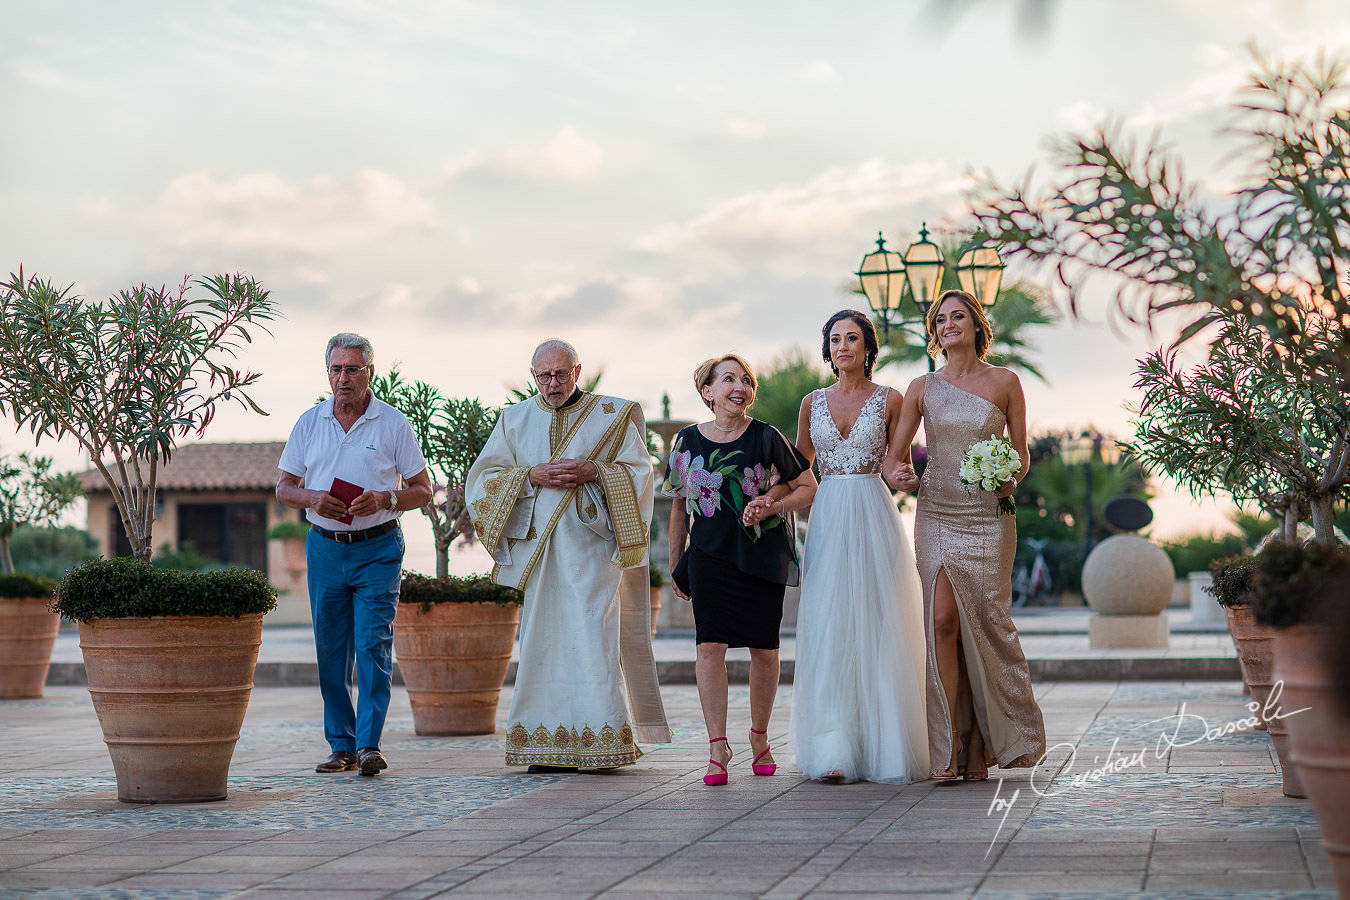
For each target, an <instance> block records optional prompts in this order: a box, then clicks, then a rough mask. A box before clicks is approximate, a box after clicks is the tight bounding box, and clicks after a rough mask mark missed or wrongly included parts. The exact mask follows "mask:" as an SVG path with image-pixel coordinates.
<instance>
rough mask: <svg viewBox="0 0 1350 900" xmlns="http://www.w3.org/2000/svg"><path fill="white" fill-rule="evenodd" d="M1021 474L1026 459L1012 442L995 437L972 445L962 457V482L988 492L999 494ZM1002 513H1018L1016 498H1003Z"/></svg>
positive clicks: (999, 503)
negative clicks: (1004, 486) (999, 491)
mask: <svg viewBox="0 0 1350 900" xmlns="http://www.w3.org/2000/svg"><path fill="white" fill-rule="evenodd" d="M1020 471H1022V457H1020V456H1018V455H1017V451H1016V450H1015V449H1014V448H1013V445H1012V441H1010V440H1008V439H1007V438H1005V437H995V436H994V435H992V434H991V435H989V440H987V441H980V442H979V443H976V444H972V445H971V447H970V449H969V450H967V451H966V455H965V456H964V457H962V458H961V483H962V484H967V485H971V486H972V487H975V486H978V487H982V488H984V489H985V490H986V491H997V490H998V489H999V488H1001V487H1003V485H1005V484H1007V483H1008V482H1009V481H1012V479H1013V476H1014V475H1016V474H1017V473H1018V472H1020ZM998 514H999V515H1000V516H1011V515H1016V514H1017V504H1016V503H1013V499H1012V497H1003V498H1000V499H999V501H998Z"/></svg>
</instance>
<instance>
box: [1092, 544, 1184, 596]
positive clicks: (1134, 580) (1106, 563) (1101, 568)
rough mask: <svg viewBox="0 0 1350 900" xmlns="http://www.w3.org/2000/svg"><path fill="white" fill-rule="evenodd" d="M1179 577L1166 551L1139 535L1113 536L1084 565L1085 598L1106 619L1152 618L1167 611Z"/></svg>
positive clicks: (1095, 550)
mask: <svg viewBox="0 0 1350 900" xmlns="http://www.w3.org/2000/svg"><path fill="white" fill-rule="evenodd" d="M1175 579H1176V575H1175V573H1174V572H1173V571H1172V561H1171V560H1170V559H1168V558H1167V554H1166V553H1164V552H1163V549H1162V548H1161V547H1159V546H1158V545H1157V544H1155V543H1153V542H1152V541H1149V540H1147V539H1146V538H1142V537H1139V536H1138V535H1135V534H1117V535H1112V536H1111V537H1109V538H1107V539H1106V540H1104V541H1102V542H1101V543H1100V544H1098V545H1097V546H1096V547H1094V548H1093V550H1092V552H1091V553H1089V554H1088V558H1087V561H1086V562H1084V563H1083V597H1084V598H1085V599H1086V600H1087V603H1088V606H1090V607H1092V609H1093V611H1095V612H1099V613H1101V614H1102V615H1104V616H1150V615H1157V614H1158V613H1160V612H1162V611H1163V610H1164V609H1166V608H1167V604H1168V603H1170V602H1171V600H1172V583H1173V581H1175Z"/></svg>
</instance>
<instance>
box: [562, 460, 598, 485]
mask: <svg viewBox="0 0 1350 900" xmlns="http://www.w3.org/2000/svg"><path fill="white" fill-rule="evenodd" d="M553 472H554V474H555V476H556V477H557V479H558V480H559V481H560V482H562V483H561V484H559V485H555V487H575V486H577V485H579V484H585V483H586V482H588V481H595V478H596V466H595V463H593V462H591V461H590V460H589V459H560V460H558V461H557V462H555V463H554V464H553Z"/></svg>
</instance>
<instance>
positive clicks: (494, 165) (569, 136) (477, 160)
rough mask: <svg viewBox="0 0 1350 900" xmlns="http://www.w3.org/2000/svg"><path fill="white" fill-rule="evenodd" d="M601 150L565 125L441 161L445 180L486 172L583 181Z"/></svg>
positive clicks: (601, 157) (602, 158)
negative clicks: (492, 150)
mask: <svg viewBox="0 0 1350 900" xmlns="http://www.w3.org/2000/svg"><path fill="white" fill-rule="evenodd" d="M604 161H605V151H604V148H603V147H601V146H600V145H599V144H598V143H596V142H595V141H593V140H591V139H590V138H587V137H585V136H584V135H582V134H581V132H579V131H578V130H577V129H576V128H575V127H573V126H571V125H567V126H565V127H563V128H562V129H560V130H559V131H558V132H557V133H556V134H554V135H552V136H550V137H548V138H545V139H544V140H542V141H534V142H521V143H515V144H511V145H509V146H508V147H506V149H505V150H502V151H500V152H495V153H489V152H485V151H481V150H475V151H472V152H470V153H468V154H465V155H464V156H462V157H460V158H459V159H453V160H451V161H449V162H447V163H446V164H445V169H444V174H445V177H446V178H447V179H448V180H454V179H456V178H462V177H464V176H465V175H469V174H473V173H477V172H487V173H491V174H496V175H505V176H507V177H511V178H523V179H527V180H532V181H554V182H575V181H585V180H586V179H588V178H590V177H592V176H594V175H595V174H596V173H597V172H599V171H600V168H601V166H602V165H603V164H604Z"/></svg>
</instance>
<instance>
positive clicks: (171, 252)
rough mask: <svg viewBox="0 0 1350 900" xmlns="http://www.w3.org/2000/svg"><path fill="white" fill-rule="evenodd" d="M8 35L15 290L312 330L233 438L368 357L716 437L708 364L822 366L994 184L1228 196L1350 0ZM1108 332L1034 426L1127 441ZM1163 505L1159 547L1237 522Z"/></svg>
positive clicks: (1126, 376) (43, 22) (297, 10)
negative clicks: (336, 356) (183, 289)
mask: <svg viewBox="0 0 1350 900" xmlns="http://www.w3.org/2000/svg"><path fill="white" fill-rule="evenodd" d="M0 8H3V12H4V21H5V23H6V32H7V40H6V52H5V54H4V55H3V59H0V112H2V113H3V121H4V123H5V126H4V130H5V134H6V136H5V139H4V140H3V141H0V210H3V215H0V256H2V257H3V260H0V264H3V265H7V266H8V267H9V269H10V270H12V269H15V268H17V267H18V266H19V265H20V264H22V265H23V266H24V269H25V271H26V272H31V273H38V274H40V275H42V276H43V277H47V278H51V279H53V280H55V281H57V282H59V283H63V284H65V283H71V284H74V285H75V286H76V290H77V291H78V292H80V293H84V294H85V295H87V296H94V297H98V296H104V295H107V294H108V293H110V292H112V291H114V290H116V289H117V288H119V287H124V286H128V285H130V284H133V283H139V282H141V281H148V282H151V283H162V282H167V283H177V282H179V281H181V279H182V277H183V276H184V275H185V274H188V273H214V272H222V271H229V272H233V271H243V272H246V273H249V274H251V275H253V276H255V277H257V278H258V279H260V280H261V281H262V282H263V283H264V284H265V285H266V286H267V287H268V288H270V289H271V291H272V296H273V297H274V299H276V300H277V301H278V303H279V305H280V308H281V310H282V312H283V314H284V316H285V318H284V320H283V321H280V322H278V323H277V325H276V327H275V328H274V329H273V331H274V337H272V338H266V337H264V338H263V339H262V340H260V341H259V342H258V343H257V344H256V346H255V347H253V348H252V350H251V351H250V353H249V355H248V357H247V359H246V362H247V364H248V365H249V366H250V367H252V368H255V369H260V370H261V371H263V372H264V373H265V377H264V379H263V381H262V383H261V385H260V387H259V389H258V391H257V392H256V395H255V396H256V399H258V400H259V402H260V403H261V404H262V406H263V407H264V408H265V409H267V410H268V411H269V412H271V413H272V415H271V416H270V417H268V418H260V417H257V416H251V415H246V414H244V413H242V412H236V411H230V412H227V413H224V414H222V416H221V418H220V419H219V420H218V421H217V423H216V424H215V425H214V426H213V428H212V430H211V431H210V432H209V433H208V437H209V438H210V439H213V440H249V439H253V440H263V439H280V438H284V437H285V436H286V434H287V433H288V431H289V428H290V425H291V423H292V422H293V421H294V418H295V416H296V415H298V414H299V412H301V411H302V410H303V409H304V408H305V407H306V406H307V405H308V404H309V403H310V402H311V401H312V399H313V398H314V397H315V396H316V394H318V393H319V392H320V391H322V390H324V389H326V382H325V379H324V373H323V368H322V365H323V361H322V347H323V343H324V341H325V340H326V339H327V337H328V336H329V335H331V334H332V333H333V332H335V331H339V330H351V331H358V332H361V333H363V334H365V335H367V336H368V337H369V338H371V340H372V341H373V342H374V344H375V347H376V362H377V364H388V363H391V362H394V361H399V362H401V363H402V367H403V370H404V372H405V374H407V375H409V376H411V377H414V378H420V379H423V380H426V381H430V382H432V383H434V384H436V385H438V386H439V387H441V388H442V389H443V390H445V391H446V392H448V393H450V394H452V395H458V396H480V397H482V398H483V399H485V400H489V401H492V402H500V401H501V400H502V399H503V397H504V393H505V387H506V386H507V385H508V384H516V383H520V382H522V381H523V380H524V379H525V377H526V376H527V365H528V356H529V352H530V349H531V348H532V347H533V346H534V344H535V343H536V342H537V341H539V340H540V339H542V338H545V337H549V336H553V335H560V336H564V337H567V338H569V339H571V340H572V341H573V342H574V343H576V344H577V346H578V347H579V348H580V350H581V352H582V355H583V363H584V365H585V366H587V367H588V368H591V369H592V370H593V369H594V368H596V367H601V368H603V369H604V373H605V376H604V381H603V387H604V388H605V389H606V390H608V391H609V392H612V393H617V394H622V395H627V396H631V397H634V398H636V399H638V400H641V401H642V402H643V403H644V404H645V405H646V406H647V409H648V411H649V414H652V415H656V414H657V413H658V412H659V401H660V397H661V395H662V394H663V393H665V392H669V393H670V395H671V398H672V407H673V412H674V414H675V416H677V417H693V416H696V415H698V413H699V412H700V411H701V410H702V407H701V406H700V405H699V404H698V401H697V398H696V396H695V394H694V392H693V389H692V387H691V386H690V385H689V373H690V371H691V370H692V369H693V367H694V365H695V364H696V363H697V362H698V361H699V360H700V359H702V358H704V357H706V356H709V355H712V354H714V353H720V352H723V351H725V350H728V349H731V350H735V351H738V352H740V353H742V354H743V355H745V356H747V357H749V358H750V359H751V360H752V361H753V362H756V363H761V364H762V363H767V362H769V361H771V360H772V359H774V358H775V357H776V356H778V355H779V354H781V353H782V352H784V351H785V350H786V349H788V348H790V347H792V346H794V345H797V346H803V347H811V346H812V345H813V344H814V342H815V341H816V340H818V333H819V331H818V329H819V327H820V323H821V322H822V321H823V320H824V319H825V318H826V317H827V316H828V315H829V314H830V313H831V312H833V311H834V310H836V309H838V308H840V307H841V306H843V305H854V304H855V303H856V302H857V300H858V299H860V298H856V299H855V298H853V297H850V295H849V294H848V289H849V288H850V286H851V281H852V276H851V273H852V272H853V271H854V270H856V268H857V266H858V262H859V260H860V258H861V257H862V255H863V253H865V252H867V251H868V250H869V249H870V248H871V247H872V245H873V241H874V237H875V235H876V233H877V231H878V230H881V231H884V233H885V235H886V237H887V238H888V240H889V241H890V243H892V244H893V245H900V246H902V247H903V246H904V245H905V244H907V243H908V242H909V241H911V240H913V239H914V236H915V233H916V232H917V230H918V228H919V225H920V223H921V222H923V221H927V222H928V223H929V224H930V226H931V227H933V228H934V230H941V229H950V228H955V227H959V226H961V225H963V224H964V223H965V222H966V221H967V220H968V219H967V210H968V204H967V200H966V191H967V189H968V187H969V184H970V177H971V173H972V172H974V171H977V170H980V171H983V170H987V171H989V172H992V173H993V175H994V177H995V178H997V179H998V180H999V181H1000V182H1001V183H1009V182H1011V181H1013V180H1015V179H1019V178H1021V177H1023V176H1024V175H1025V174H1026V173H1027V172H1028V170H1030V169H1031V168H1032V167H1033V166H1036V165H1039V166H1040V167H1041V170H1042V171H1043V170H1044V169H1045V160H1046V147H1047V143H1048V140H1049V139H1050V138H1052V137H1054V136H1056V135H1061V134H1063V133H1065V132H1066V131H1069V130H1072V129H1086V128H1090V127H1092V126H1093V125H1096V124H1100V123H1103V122H1106V121H1108V119H1109V120H1110V121H1113V122H1116V123H1118V124H1119V125H1120V127H1122V128H1123V129H1124V130H1125V131H1126V132H1127V133H1130V134H1133V135H1137V136H1139V137H1140V138H1146V137H1148V136H1149V135H1151V134H1153V133H1154V132H1155V131H1157V132H1158V133H1160V134H1161V136H1162V137H1163V138H1164V139H1165V140H1167V141H1168V142H1170V143H1171V144H1172V145H1173V146H1174V147H1175V148H1176V150H1177V151H1178V152H1179V153H1181V154H1182V155H1183V156H1184V157H1185V159H1186V160H1187V171H1188V172H1190V173H1192V174H1195V175H1197V176H1200V177H1202V178H1203V179H1204V180H1205V183H1206V185H1207V187H1208V189H1210V190H1212V191H1214V192H1215V193H1216V194H1219V193H1222V192H1223V191H1225V190H1226V189H1228V188H1229V187H1230V186H1231V185H1232V184H1235V183H1238V182H1240V181H1241V179H1242V175H1243V172H1242V170H1241V167H1240V165H1238V164H1236V163H1233V162H1231V161H1229V154H1230V152H1231V150H1232V149H1233V146H1234V145H1233V143H1232V142H1231V138H1228V137H1225V136H1224V135H1223V133H1222V130H1223V128H1224V126H1225V125H1228V124H1230V123H1231V120H1230V118H1229V117H1228V115H1227V113H1226V111H1225V109H1226V105H1227V104H1228V103H1230V102H1231V101H1232V99H1233V96H1234V92H1235V91H1236V90H1237V89H1238V88H1239V87H1240V86H1241V85H1242V83H1243V81H1244V78H1245V77H1246V75H1247V74H1248V73H1249V72H1250V70H1251V67H1252V66H1251V57H1250V55H1249V52H1248V50H1247V49H1246V47H1245V44H1246V43H1247V42H1250V41H1255V42H1257V43H1258V45H1259V47H1260V48H1261V49H1262V50H1264V51H1265V52H1266V53H1268V54H1270V55H1273V56H1276V57H1282V58H1292V57H1306V56H1311V55H1313V54H1315V53H1316V52H1317V51H1318V50H1319V49H1320V48H1326V49H1329V50H1332V51H1337V50H1342V49H1345V48H1347V47H1350V8H1348V7H1346V5H1345V4H1344V3H1343V2H1341V0H1170V2H1165V0H1131V2H1123V0H1118V2H1107V0H1074V2H1061V3H1058V4H1055V3H1053V2H1051V3H1050V4H1049V11H1048V16H1047V18H1046V19H1045V23H1044V26H1043V27H1041V28H1035V27H1032V28H1028V21H1029V20H1028V16H1027V12H1028V11H1029V10H1034V9H1036V8H1037V7H1036V6H1035V5H1034V4H1031V3H1028V2H1026V0H1020V2H1019V0H984V2H979V0H967V2H964V3H955V2H950V3H949V2H938V0H931V2H930V0H878V2H843V3H837V4H830V5H826V4H819V3H804V2H799V3H792V2H782V0H778V2H773V3H768V2H758V0H743V2H736V3H728V2H725V0H721V2H705V0H685V2H682V3H678V4H651V3H634V2H622V3H620V2H608V0H597V2H551V0H519V2H505V0H501V2H478V0H445V2H435V0H420V2H419V0H214V2H206V0H200V2H198V0H193V2H149V0H144V2H134V0H121V2H118V3H106V2H102V0H87V2H74V0H70V2H67V0H48V2H43V3H30V2H22V0H3V2H2V3H0ZM951 10H957V11H956V12H951ZM1027 275H1028V273H1019V272H1016V271H1012V272H1010V273H1009V277H1010V278H1017V277H1026V276H1027ZM1089 316H1090V318H1091V319H1092V321H1091V322H1088V323H1071V324H1065V325H1063V326H1060V327H1057V328H1054V329H1043V334H1041V335H1040V337H1039V339H1038V347H1037V351H1038V354H1039V359H1040V361H1041V362H1042V366H1043V369H1044V370H1045V372H1046V373H1047V375H1048V376H1049V379H1050V384H1049V385H1042V384H1039V383H1035V382H1029V383H1028V394H1029V400H1030V419H1031V427H1032V429H1033V431H1034V430H1038V429H1045V428H1051V427H1081V426H1084V425H1087V424H1089V423H1091V424H1095V425H1097V426H1099V427H1102V428H1106V429H1110V430H1114V431H1116V432H1118V433H1123V431H1124V429H1125V427H1126V422H1127V416H1126V413H1125V412H1124V411H1123V410H1122V404H1123V403H1125V402H1128V401H1129V400H1130V399H1131V397H1130V383H1131V380H1132V379H1131V375H1130V373H1131V368H1132V365H1133V360H1134V359H1135V358H1136V357H1137V356H1139V355H1141V354H1142V353H1144V352H1145V351H1146V350H1147V349H1148V348H1149V346H1150V339H1149V338H1148V336H1147V335H1144V334H1141V333H1140V332H1138V331H1135V330H1128V329H1127V330H1124V331H1116V330H1113V329H1112V328H1110V327H1109V326H1108V325H1107V324H1104V320H1105V318H1106V317H1105V313H1104V309H1102V308H1099V309H1096V310H1089ZM1153 340H1154V341H1156V338H1155V339H1153ZM918 372H919V370H918V369H917V368H916V369H914V370H913V371H909V370H901V369H887V370H883V371H882V372H881V378H882V380H883V381H886V382H887V383H891V384H894V385H896V386H903V385H904V384H906V383H908V381H909V379H911V378H912V377H914V376H915V375H916V374H918ZM7 433H8V429H5V430H4V432H3V433H0V450H6V451H15V450H18V449H25V448H26V447H27V446H28V445H27V443H26V439H25V436H23V435H18V436H14V437H5V436H4V434H7ZM68 456H69V458H70V459H71V460H72V464H78V454H68ZM1159 510H1160V521H1159V530H1158V533H1159V534H1168V533H1175V532H1178V531H1185V530H1188V529H1192V527H1193V526H1194V525H1195V523H1197V522H1199V523H1204V522H1209V521H1213V520H1214V519H1215V517H1214V515H1213V514H1212V513H1210V512H1206V511H1205V510H1203V509H1198V508H1195V506H1194V504H1192V503H1191V502H1190V501H1189V500H1186V501H1176V500H1172V499H1168V498H1163V500H1162V502H1160V504H1159ZM1206 516H1208V518H1206Z"/></svg>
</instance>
